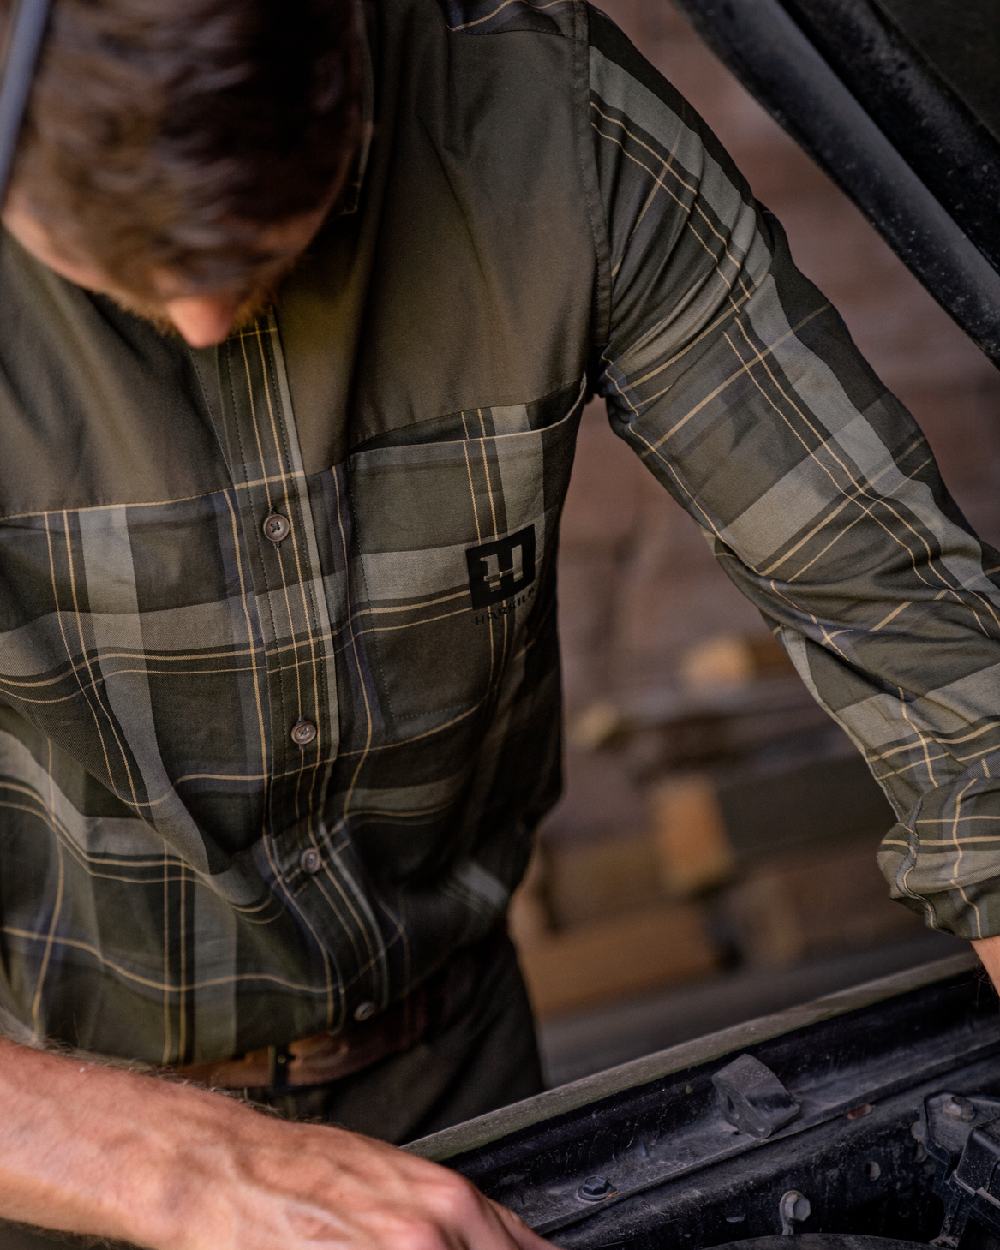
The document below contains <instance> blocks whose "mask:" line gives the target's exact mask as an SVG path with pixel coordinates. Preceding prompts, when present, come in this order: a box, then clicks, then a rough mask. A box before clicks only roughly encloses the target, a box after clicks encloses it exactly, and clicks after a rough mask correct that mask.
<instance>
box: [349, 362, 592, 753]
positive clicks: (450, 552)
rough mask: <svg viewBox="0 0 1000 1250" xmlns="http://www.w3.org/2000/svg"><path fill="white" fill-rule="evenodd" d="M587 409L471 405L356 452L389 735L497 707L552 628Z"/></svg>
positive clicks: (361, 544) (570, 402)
mask: <svg viewBox="0 0 1000 1250" xmlns="http://www.w3.org/2000/svg"><path fill="white" fill-rule="evenodd" d="M583 401H584V389H583V387H582V386H574V387H573V388H572V389H571V390H569V391H562V392H560V393H559V394H558V395H552V396H549V397H547V398H546V399H545V400H542V401H539V402H538V403H535V404H528V405H521V406H517V407H505V408H480V409H473V410H471V411H466V412H462V413H458V414H455V415H452V416H449V417H446V418H443V419H440V420H435V421H433V422H427V423H419V424H417V425H414V426H408V427H406V428H405V429H402V430H394V431H392V432H390V433H389V434H386V435H383V436H380V437H379V438H377V439H375V440H370V441H369V443H368V444H366V445H364V446H362V447H361V448H360V449H359V450H358V451H356V452H355V454H354V455H353V456H352V458H351V463H350V490H351V500H352V511H353V514H354V521H355V543H356V551H355V553H354V555H355V561H354V572H353V592H354V601H355V611H356V612H357V613H358V617H359V626H360V635H361V637H362V638H363V640H364V645H365V649H366V651H367V652H368V654H369V655H370V657H371V660H372V670H373V675H374V680H375V683H376V686H377V688H378V691H379V694H380V696H381V702H382V708H381V712H382V717H383V721H384V723H385V724H386V726H387V727H388V728H389V730H390V733H392V734H394V735H398V736H411V735H413V734H417V733H419V732H421V730H422V729H423V728H430V727H432V726H434V725H437V724H440V723H441V721H442V720H444V719H447V718H448V717H453V716H460V715H463V714H464V715H474V714H475V712H476V711H477V710H479V709H485V708H488V707H489V706H490V705H491V704H492V703H493V702H494V701H495V700H496V699H497V698H498V697H500V696H502V694H503V693H504V686H505V683H509V681H510V680H512V679H515V678H516V674H517V673H518V672H520V671H521V669H522V667H523V666H522V665H520V664H518V660H519V659H521V658H523V655H524V652H525V649H526V648H530V647H531V646H532V643H533V641H534V639H535V638H536V637H537V635H538V633H539V631H540V630H541V629H542V628H544V626H545V625H546V624H548V623H551V618H552V616H553V613H554V610H555V558H556V547H557V541H558V529H559V518H560V514H561V511H562V505H563V501H564V499H565V496H566V490H567V487H568V485H569V478H570V472H571V469H572V463H573V453H574V450H575V446H576V434H577V428H578V426H579V421H580V415H581V413H582V411H583ZM359 609H360V611H359Z"/></svg>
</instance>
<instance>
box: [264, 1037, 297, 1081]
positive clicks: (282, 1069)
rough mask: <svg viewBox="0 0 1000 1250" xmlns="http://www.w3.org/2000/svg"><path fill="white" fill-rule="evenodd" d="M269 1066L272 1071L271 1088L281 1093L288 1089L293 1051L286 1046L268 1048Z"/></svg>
mask: <svg viewBox="0 0 1000 1250" xmlns="http://www.w3.org/2000/svg"><path fill="white" fill-rule="evenodd" d="M267 1059H268V1066H269V1068H270V1070H271V1080H270V1087H271V1089H273V1090H277V1091H281V1090H286V1089H288V1086H289V1080H288V1068H289V1065H290V1064H291V1062H292V1052H291V1049H290V1048H289V1047H288V1046H287V1045H286V1046H268V1048H267Z"/></svg>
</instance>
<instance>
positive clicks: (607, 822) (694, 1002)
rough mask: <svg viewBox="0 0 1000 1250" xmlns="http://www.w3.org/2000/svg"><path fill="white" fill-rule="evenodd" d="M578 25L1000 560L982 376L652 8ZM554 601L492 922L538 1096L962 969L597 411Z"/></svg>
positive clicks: (878, 252) (998, 386) (881, 819)
mask: <svg viewBox="0 0 1000 1250" xmlns="http://www.w3.org/2000/svg"><path fill="white" fill-rule="evenodd" d="M601 7H602V8H603V9H604V10H605V11H606V12H607V13H608V14H609V15H610V16H611V17H612V18H613V19H614V20H615V21H617V22H618V23H619V25H621V26H622V27H623V29H624V30H625V31H626V33H627V34H628V35H629V36H630V37H631V38H632V40H633V41H634V42H635V43H636V44H637V46H638V47H639V48H640V50H641V51H642V52H643V53H644V54H645V55H646V56H647V57H648V58H649V59H650V60H651V61H652V62H653V63H654V64H655V65H656V66H657V68H658V69H659V70H660V71H661V72H663V73H664V74H665V75H666V76H667V77H668V78H669V79H670V80H671V81H672V82H673V83H674V84H675V86H677V87H678V88H679V90H680V91H681V92H682V93H683V94H684V95H685V96H687V98H688V99H689V100H690V101H691V102H692V104H694V106H695V107H696V108H697V109H698V110H699V112H701V113H702V115H703V116H704V117H705V118H706V120H707V121H708V123H709V125H710V126H711V127H712V129H713V130H714V131H715V132H716V134H717V135H718V136H719V137H720V139H721V140H722V142H723V143H724V144H725V145H726V147H727V148H728V149H729V151H730V152H731V153H732V155H733V157H734V158H735V160H736V162H737V164H738V165H739V166H740V167H741V169H742V170H743V172H744V174H745V175H746V176H747V178H748V179H749V181H750V184H751V186H752V187H753V190H754V192H755V194H756V195H757V197H758V198H759V199H761V200H762V201H763V202H764V203H765V204H767V205H768V207H769V208H771V209H772V210H773V211H774V212H775V213H776V214H777V216H778V217H779V218H780V219H781V220H782V222H783V224H784V226H785V228H786V230H787V231H788V236H789V240H790V242H791V245H792V251H793V254H794V256H795V258H796V261H797V262H798V264H799V267H800V268H801V269H802V270H803V271H804V272H805V273H806V274H807V275H808V276H809V277H810V278H811V279H812V280H813V281H814V282H815V283H816V284H817V285H818V286H819V287H820V288H821V289H822V290H823V291H824V292H825V293H826V295H827V296H828V297H829V298H830V299H831V301H832V302H833V303H834V304H835V305H836V306H837V307H838V308H839V310H840V312H841V313H842V314H843V316H844V319H845V320H846V322H847V325H848V327H849V328H850V330H851V333H852V334H853V336H854V338H855V340H856V341H857V343H858V345H859V346H860V348H861V350H862V351H863V352H864V354H865V355H866V356H867V357H868V359H869V360H870V361H871V362H872V364H873V365H874V367H875V369H876V370H877V371H878V372H879V374H880V375H881V376H882V378H883V379H884V380H885V381H886V382H887V384H888V385H889V386H890V388H891V389H892V390H893V391H894V392H895V393H896V394H897V395H898V396H899V397H900V398H901V399H902V401H903V402H904V403H905V404H906V405H907V406H908V407H909V408H910V410H911V411H912V412H913V413H914V415H915V416H916V418H917V420H918V422H919V423H920V425H921V426H922V427H923V429H924V430H925V432H926V434H927V436H928V438H929V439H930V442H931V445H932V447H933V448H934V450H935V452H936V454H937V456H938V459H939V462H940V464H941V468H942V472H943V474H944V479H945V481H946V482H947V484H948V486H949V488H950V489H951V492H952V494H953V495H954V496H955V498H956V499H957V501H958V503H959V505H960V506H961V508H962V509H963V510H964V512H965V514H966V515H967V516H968V517H969V519H970V520H971V521H972V522H973V524H974V525H975V526H976V528H977V529H978V531H979V533H980V534H981V535H982V537H983V538H984V539H986V540H987V541H989V542H991V543H993V544H996V545H1000V489H998V485H997V484H998V482H1000V375H998V374H997V371H996V370H995V369H994V368H993V366H992V365H991V364H990V363H989V362H988V361H987V360H986V358H985V357H984V356H982V355H981V354H980V353H979V351H978V350H977V349H976V348H975V347H974V346H973V345H972V343H971V342H970V341H969V340H968V339H966V338H965V336H964V335H963V334H962V332H961V331H960V330H959V329H958V328H957V327H956V326H955V325H954V324H953V323H952V322H951V320H950V319H949V318H948V317H947V315H946V314H945V313H944V312H943V311H942V310H941V309H940V308H939V307H938V305H937V304H936V303H935V302H934V301H933V299H932V298H931V297H930V296H929V295H928V294H927V293H926V292H925V291H924V290H923V288H922V287H920V286H919V284H918V283H917V282H916V280H915V279H914V278H912V277H911V276H910V275H909V273H908V272H907V271H906V269H904V267H903V266H902V264H901V263H900V262H899V261H897V260H896V258H895V257H894V255H893V254H892V252H891V251H890V250H889V248H888V247H887V245H885V244H884V243H883V242H882V241H881V239H880V238H879V237H878V235H877V234H876V233H875V231H874V230H873V229H872V228H871V227H870V226H869V225H868V224H867V222H866V221H865V220H864V218H863V217H862V216H861V215H860V213H859V212H858V211H857V210H856V209H855V208H854V207H853V205H852V204H851V203H850V202H849V201H848V200H847V199H846V198H845V197H844V196H843V195H842V194H841V193H840V192H839V191H838V190H837V188H836V187H835V186H834V185H833V184H832V183H831V182H830V181H829V180H828V179H827V178H826V177H825V176H824V175H823V174H822V173H820V172H819V170H818V169H817V168H816V167H815V166H814V165H812V163H811V162H810V161H809V159H808V158H807V157H806V156H805V155H804V154H802V153H801V152H800V151H799V149H798V148H796V147H795V145H794V144H793V143H792V141H791V140H790V139H788V138H787V137H786V136H785V135H784V134H783V132H782V131H781V130H780V129H779V128H778V127H777V125H776V124H775V123H773V122H772V121H771V120H770V119H769V118H768V116H767V115H766V114H765V113H764V112H763V111H762V109H760V108H759V106H758V105H757V104H756V103H755V102H754V101H753V100H752V99H751V98H750V97H749V96H748V95H747V94H746V92H745V91H744V90H743V89H742V88H741V87H740V85H739V84H738V82H737V81H736V80H735V79H734V78H733V77H732V76H731V75H730V73H729V72H728V71H727V70H726V69H725V68H723V66H722V65H721V64H720V63H719V62H718V61H717V60H716V59H715V57H714V56H713V55H712V53H710V52H709V51H708V49H707V48H706V47H705V45H704V44H702V43H701V41H700V40H699V38H698V36H697V35H696V34H695V33H694V31H693V30H692V29H691V27H690V26H689V25H688V23H687V21H686V19H685V18H684V17H683V16H682V15H681V14H680V13H679V12H678V11H677V10H676V9H675V8H674V7H673V5H672V4H669V3H665V2H664V0H655V2H654V0H602V4H601ZM560 584H561V609H560V610H561V629H562V640H563V664H564V675H565V686H566V708H567V735H568V743H567V790H566V796H565V798H564V800H563V802H562V803H561V805H560V806H559V808H558V809H557V810H556V811H555V812H554V813H553V814H552V816H551V817H550V818H549V820H548V821H547V822H546V825H545V826H544V828H543V829H542V833H541V842H540V847H539V852H538V855H537V857H536V861H535V863H534V865H533V868H532V870H531V873H530V875H529V878H528V881H527V882H526V884H525V887H524V888H523V889H522V890H521V892H520V894H519V896H518V898H517V900H516V903H515V909H514V922H513V924H514V931H515V936H516V938H517V940H518V942H519V945H520V948H521V954H522V961H523V963H524V966H525V971H526V974H527V976H528V981H529V986H530V989H531V992H532V996H533V999H534V1001H535V1005H536V1009H537V1011H538V1013H539V1017H540V1021H541V1041H542V1048H543V1055H544V1058H545V1062H546V1067H547V1075H548V1079H549V1081H550V1083H553V1084H555V1083H562V1082H564V1081H566V1080H571V1079H574V1078H575V1077H578V1076H582V1075H585V1074H586V1073H588V1072H593V1071H598V1070H600V1069H602V1068H605V1067H608V1066H610V1065H613V1064H615V1063H618V1062H622V1061H624V1060H627V1059H630V1058H634V1057H636V1056H638V1055H641V1054H646V1053H649V1052H650V1051H653V1050H657V1049H660V1048H662V1047H664V1046H667V1045H671V1044H673V1043H675V1042H677V1041H681V1040H684V1039H686V1038H689V1037H695V1036H698V1035H700V1034H703V1033H705V1032H708V1031H711V1030H713V1029H716V1028H720V1027H723V1026H725V1025H727V1024H731V1023H735V1022H737V1021H739V1020H744V1019H747V1018H750V1017H752V1016H756V1015H761V1014H764V1013H766V1012H770V1011H774V1010H778V1009H780V1008H782V1007H785V1006H789V1005H792V1004H793V1003H797V1002H803V1001H806V1000H808V999H810V998H813V997H816V996H817V995H819V994H821V993H826V992H829V991H830V990H833V989H836V988H839V987H842V986H846V985H851V984H856V983H857V982H859V981H862V980H866V979H869V978H871V977H874V976H879V975H882V974H884V973H888V972H892V971H895V970H897V969H900V968H904V967H907V966H910V965H912V964H915V963H920V962H923V961H926V960H930V959H934V958H938V957H943V956H946V955H948V954H952V953H957V952H958V951H961V950H964V949H966V944H965V943H963V942H958V941H956V940H955V939H952V938H948V937H945V936H943V935H940V934H931V933H928V932H927V931H926V930H925V929H924V928H923V925H922V923H921V922H920V920H919V919H918V918H916V917H915V916H914V915H912V914H911V913H910V912H908V911H907V910H906V909H904V908H903V907H902V906H900V905H899V904H898V903H894V902H892V901H890V899H889V897H888V888H887V886H886V885H885V883H884V881H883V879H882V877H881V875H880V874H879V872H878V870H877V868H876V866H875V851H876V847H877V844H878V841H879V839H880V837H881V836H882V834H883V833H884V832H885V831H886V830H887V829H888V827H889V825H890V824H891V823H892V815H891V812H890V809H889V807H888V805H887V804H886V802H885V800H884V799H883V797H882V795H881V792H880V791H879V790H878V788H877V786H875V784H874V783H873V782H872V781H871V780H870V778H869V776H868V773H867V770H866V769H865V767H864V765H863V763H862V762H861V759H860V757H859V756H858V755H857V754H856V752H855V751H854V748H853V747H852V746H851V745H850V743H849V742H848V741H847V739H846V737H845V736H844V735H843V734H842V733H841V732H840V730H839V729H837V727H836V726H835V725H834V724H833V723H832V722H831V721H830V720H829V719H828V718H827V717H826V716H825V714H824V713H822V712H821V711H820V709H819V708H818V707H816V706H815V705H814V704H813V703H812V701H811V699H810V697H809V695H808V694H807V692H806V690H805V687H804V686H803V685H802V684H801V683H800V682H799V680H798V679H797V677H795V675H794V673H793V671H792V669H791V667H790V665H789V664H788V662H787V660H786V659H785V658H784V654H783V652H782V651H781V649H780V648H779V647H778V646H777V644H775V643H774V642H773V640H772V639H771V636H770V634H769V632H768V631H767V629H766V627H765V626H764V624H763V621H762V619H761V618H760V617H759V616H758V614H757V613H756V611H755V610H754V609H753V608H751V606H750V605H749V604H748V603H747V602H746V601H745V600H743V599H742V597H741V596H740V595H739V594H738V593H737V592H736V591H735V590H734V588H733V587H732V586H731V585H730V583H729V582H728V580H727V579H726V578H725V576H724V575H723V574H722V572H721V571H720V570H719V569H718V568H717V567H716V565H715V561H714V560H713V558H712V556H711V554H710V553H709V551H708V549H707V547H706V546H705V543H704V540H703V539H702V537H701V534H700V533H699V531H698V530H697V529H696V527H695V525H694V524H693V523H692V522H691V521H690V520H689V519H688V517H687V516H686V515H685V514H684V513H682V512H681V510H680V509H679V508H678V507H677V506H676V505H675V504H674V503H673V501H672V500H670V499H669V498H668V496H667V495H666V494H665V492H664V491H663V490H662V489H661V488H660V487H659V486H658V485H657V484H656V483H655V481H654V480H653V478H652V476H651V475H650V474H649V473H648V472H647V471H646V470H645V469H644V468H643V467H642V465H641V464H640V463H639V461H638V460H637V459H636V458H635V457H634V456H633V454H632V453H631V452H630V451H629V450H628V448H627V447H626V446H625V445H624V444H623V443H621V442H619V440H617V439H616V438H615V437H614V435H613V434H612V433H611V431H610V430H609V428H608V426H607V422H606V418H605V413H604V408H603V404H594V405H592V407H591V409H590V410H589V411H588V412H587V414H586V417H585V420H584V424H583V428H582V431H581V437H580V444H579V451H578V454H577V460H576V467H575V473H574V479H573V483H572V486H571V488H570V493H569V500H568V504H567V509H566V514H565V519H564V523H563V538H562V555H561V570H560Z"/></svg>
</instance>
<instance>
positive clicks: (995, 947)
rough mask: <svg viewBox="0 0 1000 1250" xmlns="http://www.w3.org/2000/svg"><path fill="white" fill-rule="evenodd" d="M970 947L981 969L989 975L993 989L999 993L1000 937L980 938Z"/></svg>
mask: <svg viewBox="0 0 1000 1250" xmlns="http://www.w3.org/2000/svg"><path fill="white" fill-rule="evenodd" d="M972 945H973V947H974V949H975V952H976V954H977V955H978V956H979V958H980V960H981V961H982V964H983V967H984V968H985V969H986V971H987V972H988V973H989V974H990V980H991V981H992V982H993V986H994V988H995V989H996V990H997V992H998V993H1000V937H990V938H981V939H980V940H979V941H978V942H973V943H972Z"/></svg>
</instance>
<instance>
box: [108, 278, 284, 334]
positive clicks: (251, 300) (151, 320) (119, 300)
mask: <svg viewBox="0 0 1000 1250" xmlns="http://www.w3.org/2000/svg"><path fill="white" fill-rule="evenodd" d="M291 268H292V266H291V265H289V266H288V269H289V270H290V269H291ZM286 276H287V270H286V272H285V273H283V274H281V276H280V277H278V278H274V279H272V280H271V281H269V282H268V283H267V284H266V285H261V286H259V287H257V288H255V289H254V290H253V291H251V293H250V294H249V295H247V296H246V298H245V299H243V300H241V301H240V303H239V304H238V305H237V307H236V312H235V313H234V314H233V322H232V325H231V326H230V329H229V333H230V334H238V333H239V332H240V331H241V330H246V329H248V328H249V327H250V326H252V325H253V324H254V322H256V321H258V320H259V319H260V318H261V317H262V316H263V315H264V313H266V312H267V310H268V309H269V308H270V307H271V305H272V304H273V303H274V301H275V300H276V298H277V295H278V287H279V286H280V285H281V282H282V280H283V279H284V278H285V277H286ZM107 298H108V299H110V300H111V302H112V303H113V304H114V305H115V306H116V307H118V308H120V309H121V310H122V311H123V312H126V313H128V314H129V316H132V317H138V318H139V319H140V320H141V321H145V322H146V323H147V324H148V325H151V326H152V327H153V329H154V330H156V331H157V333H159V334H162V335H163V336H164V337H165V338H170V339H181V338H182V337H183V336H182V335H181V333H180V331H179V330H178V329H177V327H176V326H175V325H174V323H173V322H172V321H171V320H170V318H169V317H166V316H164V314H163V309H162V306H161V305H158V304H154V303H152V302H151V301H150V302H147V301H145V300H143V299H135V298H133V297H132V296H129V295H120V294H117V293H115V294H111V293H108V295H107Z"/></svg>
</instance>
